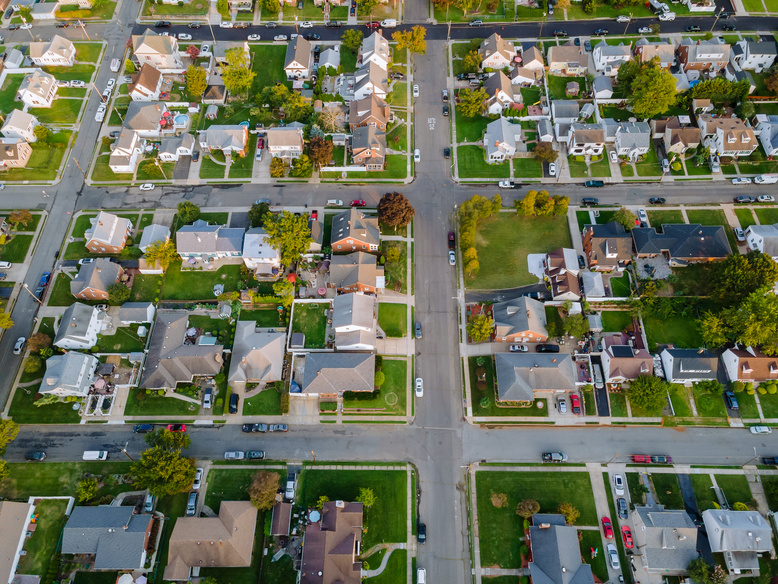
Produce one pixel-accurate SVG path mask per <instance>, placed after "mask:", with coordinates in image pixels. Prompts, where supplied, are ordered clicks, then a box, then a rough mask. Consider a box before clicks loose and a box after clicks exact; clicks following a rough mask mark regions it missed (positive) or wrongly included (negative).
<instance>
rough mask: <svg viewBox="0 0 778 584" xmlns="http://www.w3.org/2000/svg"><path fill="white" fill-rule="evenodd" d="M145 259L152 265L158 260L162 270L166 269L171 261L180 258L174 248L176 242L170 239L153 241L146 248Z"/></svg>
mask: <svg viewBox="0 0 778 584" xmlns="http://www.w3.org/2000/svg"><path fill="white" fill-rule="evenodd" d="M145 256H146V261H147V262H148V263H149V264H151V265H153V264H155V263H157V262H159V266H160V267H161V268H162V269H163V270H167V269H168V266H170V264H171V263H173V262H175V261H177V260H179V259H181V258H180V256H179V255H178V251H177V250H176V243H175V241H173V240H172V239H168V240H167V241H162V240H159V241H155V242H153V243H152V244H151V245H149V246H148V247H147V248H146V254H145Z"/></svg>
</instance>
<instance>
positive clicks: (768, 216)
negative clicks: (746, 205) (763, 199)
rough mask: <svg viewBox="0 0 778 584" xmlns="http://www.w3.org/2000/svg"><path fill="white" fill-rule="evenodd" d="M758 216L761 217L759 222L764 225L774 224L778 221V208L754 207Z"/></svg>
mask: <svg viewBox="0 0 778 584" xmlns="http://www.w3.org/2000/svg"><path fill="white" fill-rule="evenodd" d="M754 212H755V213H756V216H757V217H758V218H759V223H761V224H762V225H773V224H774V223H778V208H775V207H770V208H759V209H754Z"/></svg>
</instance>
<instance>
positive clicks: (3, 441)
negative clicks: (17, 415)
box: [0, 420, 19, 454]
mask: <svg viewBox="0 0 778 584" xmlns="http://www.w3.org/2000/svg"><path fill="white" fill-rule="evenodd" d="M17 434H19V424H17V423H16V422H14V421H13V420H0V454H4V453H5V449H6V447H7V446H8V445H9V444H10V443H11V442H13V441H14V439H16V436H17Z"/></svg>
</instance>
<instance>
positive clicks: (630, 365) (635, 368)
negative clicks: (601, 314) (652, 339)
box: [603, 335, 654, 379]
mask: <svg viewBox="0 0 778 584" xmlns="http://www.w3.org/2000/svg"><path fill="white" fill-rule="evenodd" d="M623 337H624V335H610V336H608V335H606V336H605V337H603V343H604V344H605V350H606V352H607V353H608V357H610V362H609V363H610V365H609V370H608V371H606V372H605V374H606V376H607V378H608V379H611V378H614V377H623V378H624V379H637V378H638V377H639V376H640V375H653V374H654V358H653V357H652V356H651V353H649V352H648V351H646V350H645V349H636V348H634V347H630V346H629V345H627V344H622V343H623Z"/></svg>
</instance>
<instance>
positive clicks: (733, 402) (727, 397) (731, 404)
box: [724, 391, 740, 410]
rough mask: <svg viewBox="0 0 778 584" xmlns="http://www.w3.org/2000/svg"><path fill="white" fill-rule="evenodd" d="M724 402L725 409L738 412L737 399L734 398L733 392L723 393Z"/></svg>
mask: <svg viewBox="0 0 778 584" xmlns="http://www.w3.org/2000/svg"><path fill="white" fill-rule="evenodd" d="M724 402H725V403H726V404H727V407H728V408H729V409H730V410H739V409H740V404H738V403H737V398H736V397H735V392H734V391H725V392H724Z"/></svg>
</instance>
